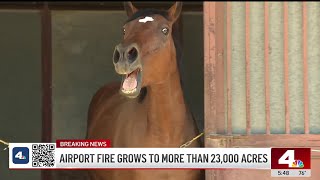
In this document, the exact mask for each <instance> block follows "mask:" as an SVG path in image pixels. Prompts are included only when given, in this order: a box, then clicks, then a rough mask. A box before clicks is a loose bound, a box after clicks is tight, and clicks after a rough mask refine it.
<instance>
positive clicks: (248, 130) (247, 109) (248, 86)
mask: <svg viewBox="0 0 320 180" xmlns="http://www.w3.org/2000/svg"><path fill="white" fill-rule="evenodd" d="M245 16H246V22H245V28H246V35H245V36H246V42H245V44H246V132H247V134H248V135H249V134H250V133H251V124H250V121H251V115H250V2H246V14H245Z"/></svg>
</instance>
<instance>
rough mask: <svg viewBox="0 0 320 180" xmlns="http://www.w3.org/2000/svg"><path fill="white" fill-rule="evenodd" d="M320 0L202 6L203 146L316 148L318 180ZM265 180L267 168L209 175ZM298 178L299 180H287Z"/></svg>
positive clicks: (314, 158) (314, 164) (315, 176)
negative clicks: (203, 38)
mask: <svg viewBox="0 0 320 180" xmlns="http://www.w3.org/2000/svg"><path fill="white" fill-rule="evenodd" d="M319 15H320V3H318V2H290V3H288V2H284V3H283V2H265V3H261V2H217V3H215V2H205V3H204V28H205V30H204V34H205V36H204V37H205V42H204V43H205V44H204V47H205V57H204V67H205V81H204V82H205V83H204V84H205V133H206V141H205V142H206V147H311V148H312V150H314V151H312V164H311V166H312V176H311V177H310V178H307V179H313V180H316V179H320V173H319V169H320V159H319V157H320V153H319V152H316V150H319V149H320V119H319V116H320V101H319V99H320V83H319V82H320V52H319V48H320V20H319V18H318V17H319ZM257 178H259V179H260V180H262V179H263V180H267V179H280V178H271V173H270V170H217V171H212V170H210V171H209V170H208V171H207V172H206V179H207V180H209V179H212V180H213V179H216V180H243V179H246V180H256V179H257ZM290 179H293V180H294V179H300V178H290Z"/></svg>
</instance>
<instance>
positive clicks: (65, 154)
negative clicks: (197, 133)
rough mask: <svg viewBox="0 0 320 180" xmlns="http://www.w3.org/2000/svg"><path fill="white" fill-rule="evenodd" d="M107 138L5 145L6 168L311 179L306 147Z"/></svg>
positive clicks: (308, 149)
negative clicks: (226, 172)
mask: <svg viewBox="0 0 320 180" xmlns="http://www.w3.org/2000/svg"><path fill="white" fill-rule="evenodd" d="M110 144H111V143H110V141H109V140H57V141H56V143H10V144H9V168H10V169H52V170H54V169H256V170H269V169H270V170H271V176H272V177H310V176H311V149H310V148H112V147H111V146H110Z"/></svg>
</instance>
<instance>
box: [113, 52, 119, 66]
mask: <svg viewBox="0 0 320 180" xmlns="http://www.w3.org/2000/svg"><path fill="white" fill-rule="evenodd" d="M119 60H120V52H119V50H118V49H115V50H114V53H113V62H114V63H117V62H118V61H119Z"/></svg>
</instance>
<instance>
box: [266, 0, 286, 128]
mask: <svg viewBox="0 0 320 180" xmlns="http://www.w3.org/2000/svg"><path fill="white" fill-rule="evenodd" d="M267 6H268V7H269V22H268V24H269V46H268V50H269V68H270V76H269V84H270V131H271V133H272V134H283V133H285V121H284V119H285V101H284V71H283V69H284V62H283V57H284V55H283V49H284V48H283V47H284V45H283V36H284V33H283V28H282V24H283V8H282V3H281V2H268V3H267Z"/></svg>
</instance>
